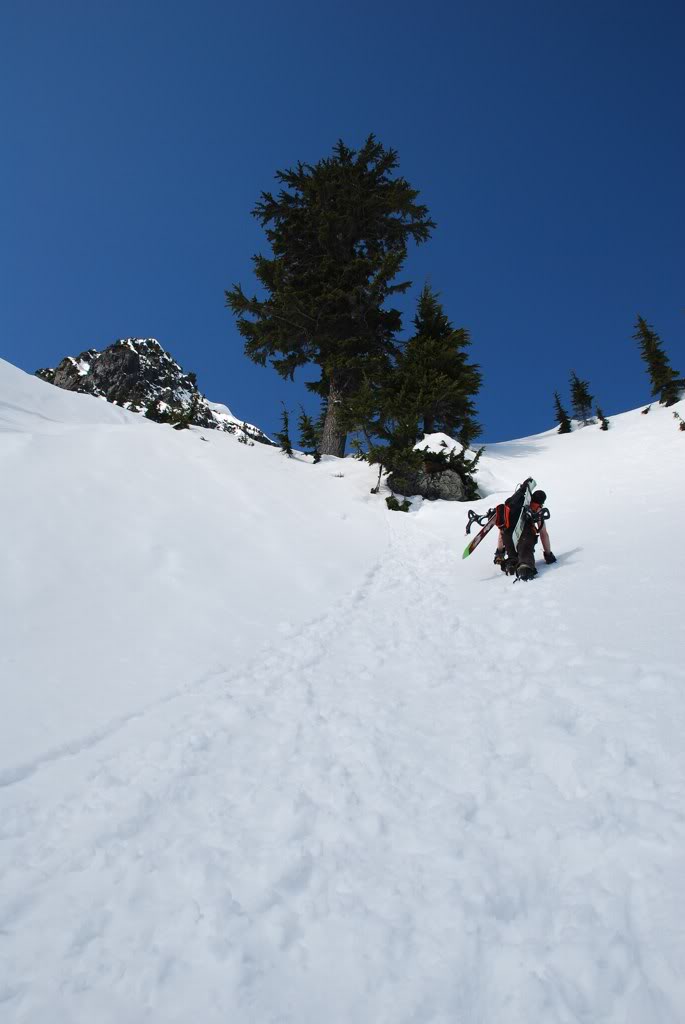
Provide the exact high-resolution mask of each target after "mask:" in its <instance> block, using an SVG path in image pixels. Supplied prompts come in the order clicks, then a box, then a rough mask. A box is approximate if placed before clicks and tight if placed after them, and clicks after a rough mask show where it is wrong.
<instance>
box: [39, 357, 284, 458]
mask: <svg viewBox="0 0 685 1024" xmlns="http://www.w3.org/2000/svg"><path fill="white" fill-rule="evenodd" d="M36 376H38V377H40V378H41V379H42V380H45V381H47V382H48V383H49V384H55V385H56V386H57V387H59V388H64V389H65V390H67V391H81V392H83V393H84V394H87V395H95V396H96V397H98V398H105V399H107V401H108V402H112V403H114V404H115V405H120V406H122V407H123V408H124V409H130V410H131V411H132V412H141V413H148V414H149V415H151V418H153V419H157V418H160V417H162V416H164V417H170V418H171V419H172V420H178V419H179V418H181V417H185V418H186V420H188V422H189V423H190V424H192V425H194V426H198V427H203V428H205V429H206V430H225V431H228V432H229V433H232V434H235V433H240V434H241V435H242V434H243V423H242V422H241V421H240V420H238V419H237V418H236V417H235V416H234V415H233V414H232V412H231V410H230V409H228V408H227V407H226V406H225V405H218V404H216V403H215V402H209V401H207V399H206V398H205V397H204V395H202V394H200V392H199V391H198V389H197V385H196V382H195V374H194V373H185V372H184V371H183V370H182V369H181V367H180V366H179V364H178V363H177V362H176V361H175V359H173V358H172V356H170V355H169V353H168V352H166V351H165V350H164V349H163V348H162V346H161V345H160V343H159V342H158V341H157V340H156V339H155V338H121V339H120V340H119V341H115V342H114V344H113V345H110V346H109V347H108V348H106V349H104V350H103V351H102V352H98V351H97V350H96V349H93V348H91V349H87V350H86V351H85V352H82V353H81V354H80V355H79V356H67V357H66V358H65V359H63V360H62V362H61V363H60V364H59V366H57V367H55V369H54V370H53V369H44V370H36ZM245 432H246V433H247V435H248V437H249V438H251V439H252V440H254V441H259V442H261V443H262V444H271V443H272V442H271V441H270V440H269V439H268V437H267V436H266V434H264V433H263V431H261V430H260V429H259V427H255V426H252V424H245Z"/></svg>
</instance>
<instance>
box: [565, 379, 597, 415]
mask: <svg viewBox="0 0 685 1024" xmlns="http://www.w3.org/2000/svg"><path fill="white" fill-rule="evenodd" d="M570 384H571V408H572V409H573V415H574V416H575V418H576V419H577V420H580V421H581V422H582V423H583V424H584V425H585V426H587V424H588V423H591V422H592V401H593V398H592V395H591V394H590V382H589V381H587V380H581V379H580V377H579V376H578V374H577V373H576V372H575V370H571V380H570Z"/></svg>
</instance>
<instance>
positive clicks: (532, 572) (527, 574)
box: [516, 565, 538, 583]
mask: <svg viewBox="0 0 685 1024" xmlns="http://www.w3.org/2000/svg"><path fill="white" fill-rule="evenodd" d="M537 574H538V573H537V569H531V567H530V566H529V565H519V567H518V569H517V570H516V575H517V577H518V579H520V580H523V582H524V583H527V582H528V580H534V579H535V577H536V576H537Z"/></svg>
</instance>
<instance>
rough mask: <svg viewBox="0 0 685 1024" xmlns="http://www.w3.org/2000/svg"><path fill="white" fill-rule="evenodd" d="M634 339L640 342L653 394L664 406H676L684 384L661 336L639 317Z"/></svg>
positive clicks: (641, 353)
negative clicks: (669, 359)
mask: <svg viewBox="0 0 685 1024" xmlns="http://www.w3.org/2000/svg"><path fill="white" fill-rule="evenodd" d="M633 338H635V340H636V341H637V342H638V344H639V346H640V355H641V356H642V358H643V359H644V361H645V364H646V366H647V373H648V374H649V379H650V381H651V383H652V392H651V393H652V394H653V395H658V396H659V402H660V403H661V404H662V405H666V406H669V405H675V403H676V402H677V401H678V398H679V394H680V389H681V388H682V387H683V382H682V381H679V380H678V377H679V374H678V371H677V370H674V369H672V367H671V364H670V362H669V361H668V356H667V355H666V353H665V352H664V349H663V345H662V344H661V339H660V338H659V335H658V334H657V333H656V331H655V330H654V328H653V327H651V326H650V325H649V324H648V323H647V321H646V320H645V319H644V317H641V316H638V318H637V323H636V324H635V334H634V335H633Z"/></svg>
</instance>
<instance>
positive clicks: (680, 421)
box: [673, 410, 685, 430]
mask: <svg viewBox="0 0 685 1024" xmlns="http://www.w3.org/2000/svg"><path fill="white" fill-rule="evenodd" d="M673 418H674V419H676V420H677V421H678V427H679V428H680V430H685V420H684V419H683V417H682V416H681V415H680V413H679V412H676V411H675V410H673Z"/></svg>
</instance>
